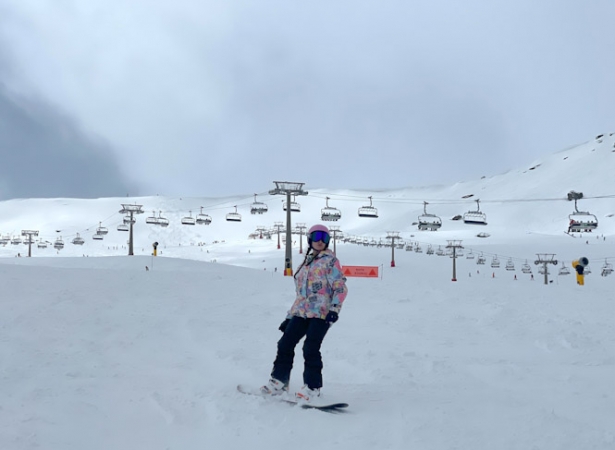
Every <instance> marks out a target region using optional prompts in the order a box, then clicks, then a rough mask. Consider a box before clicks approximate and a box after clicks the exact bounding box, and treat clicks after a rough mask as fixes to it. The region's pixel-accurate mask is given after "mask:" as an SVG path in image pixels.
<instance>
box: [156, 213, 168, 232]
mask: <svg viewBox="0 0 615 450" xmlns="http://www.w3.org/2000/svg"><path fill="white" fill-rule="evenodd" d="M157 220H158V225H160V226H161V227H163V228H166V227H168V226H169V219H167V218H166V217H162V211H158V218H157Z"/></svg>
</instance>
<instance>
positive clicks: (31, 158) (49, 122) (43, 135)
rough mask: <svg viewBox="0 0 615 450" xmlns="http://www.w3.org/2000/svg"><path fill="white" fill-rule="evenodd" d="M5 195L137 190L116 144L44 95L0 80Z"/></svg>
mask: <svg viewBox="0 0 615 450" xmlns="http://www.w3.org/2000/svg"><path fill="white" fill-rule="evenodd" d="M0 158H1V160H2V164H0V178H1V179H2V184H1V185H0V199H9V198H32V197H47V198H50V197H78V198H96V197H111V196H125V195H127V194H128V193H130V194H131V195H135V194H137V192H136V187H135V186H134V185H133V184H132V183H131V182H130V181H129V180H128V179H127V176H126V175H125V173H124V172H123V171H122V169H121V168H120V167H119V166H118V163H117V161H116V156H115V154H114V151H113V149H112V148H111V147H110V146H109V145H108V144H106V143H105V142H103V141H102V140H95V139H94V138H92V137H90V136H87V135H86V134H85V133H84V132H83V131H82V130H80V127H79V126H78V125H77V124H76V123H75V122H74V121H73V120H71V119H70V118H68V117H67V116H65V115H64V114H62V113H61V112H59V111H57V110H56V109H54V108H53V107H51V106H50V105H48V104H45V102H43V101H42V100H33V99H24V98H19V97H17V96H15V95H11V93H10V92H8V90H7V88H6V87H5V86H3V85H2V84H0Z"/></svg>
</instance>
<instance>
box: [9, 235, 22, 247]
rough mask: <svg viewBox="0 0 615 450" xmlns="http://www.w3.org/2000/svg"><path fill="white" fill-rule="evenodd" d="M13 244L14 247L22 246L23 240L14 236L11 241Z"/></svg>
mask: <svg viewBox="0 0 615 450" xmlns="http://www.w3.org/2000/svg"><path fill="white" fill-rule="evenodd" d="M11 244H13V245H19V244H21V238H20V237H19V236H14V237H13V239H11Z"/></svg>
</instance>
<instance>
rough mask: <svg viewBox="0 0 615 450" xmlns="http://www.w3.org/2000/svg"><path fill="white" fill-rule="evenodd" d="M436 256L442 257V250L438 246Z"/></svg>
mask: <svg viewBox="0 0 615 450" xmlns="http://www.w3.org/2000/svg"><path fill="white" fill-rule="evenodd" d="M436 255H437V256H444V250H442V247H440V246H438V250H436Z"/></svg>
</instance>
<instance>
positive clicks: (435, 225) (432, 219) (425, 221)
mask: <svg viewBox="0 0 615 450" xmlns="http://www.w3.org/2000/svg"><path fill="white" fill-rule="evenodd" d="M428 204H429V203H427V202H425V201H424V202H423V214H422V215H420V216H419V230H428V231H436V230H438V229H439V228H440V227H441V226H442V219H440V218H439V217H438V216H436V215H435V214H427V205H428Z"/></svg>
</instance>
